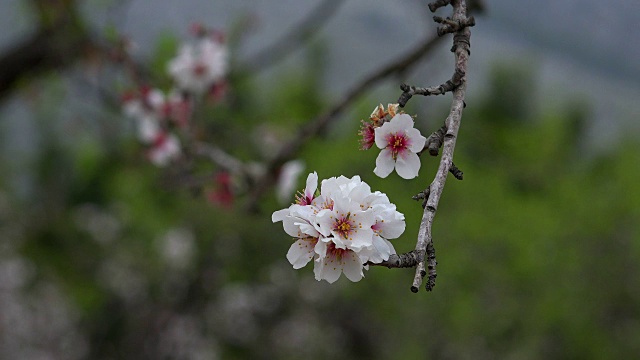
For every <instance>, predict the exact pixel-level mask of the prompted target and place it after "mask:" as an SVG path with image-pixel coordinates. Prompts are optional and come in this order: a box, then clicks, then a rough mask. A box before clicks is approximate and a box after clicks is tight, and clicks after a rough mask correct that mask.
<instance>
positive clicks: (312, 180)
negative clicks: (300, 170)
mask: <svg viewBox="0 0 640 360" xmlns="http://www.w3.org/2000/svg"><path fill="white" fill-rule="evenodd" d="M317 188H318V173H316V172H315V171H314V172H312V173H311V174H309V176H307V186H306V187H305V189H304V194H305V195H306V196H307V197H309V198H313V195H314V193H315V192H316V189H317Z"/></svg>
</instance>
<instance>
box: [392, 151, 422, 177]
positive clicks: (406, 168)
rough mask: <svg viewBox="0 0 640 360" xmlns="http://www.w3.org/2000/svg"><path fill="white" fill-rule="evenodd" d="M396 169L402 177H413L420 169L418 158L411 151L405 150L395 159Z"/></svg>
mask: <svg viewBox="0 0 640 360" xmlns="http://www.w3.org/2000/svg"><path fill="white" fill-rule="evenodd" d="M396 171H397V172H398V175H400V177H401V178H403V179H413V178H414V177H416V176H418V172H419V171H420V158H419V157H418V155H416V154H414V153H412V152H405V153H404V154H402V156H398V159H397V160H396Z"/></svg>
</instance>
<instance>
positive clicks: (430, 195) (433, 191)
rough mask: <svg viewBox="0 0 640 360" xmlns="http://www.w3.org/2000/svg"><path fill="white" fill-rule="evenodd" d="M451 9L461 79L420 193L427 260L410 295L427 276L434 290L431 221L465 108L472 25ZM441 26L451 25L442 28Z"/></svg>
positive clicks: (461, 10)
mask: <svg viewBox="0 0 640 360" xmlns="http://www.w3.org/2000/svg"><path fill="white" fill-rule="evenodd" d="M451 5H452V6H453V17H452V18H451V20H452V21H453V22H456V23H458V24H462V25H464V26H460V28H459V29H458V30H457V31H456V32H455V34H454V41H453V48H452V51H453V52H454V53H455V72H454V77H455V76H456V74H462V75H461V76H460V79H459V81H460V82H459V84H458V85H457V86H456V87H455V89H453V100H452V102H451V109H450V111H449V116H447V119H446V121H445V128H446V132H445V134H444V144H443V146H442V157H441V159H440V165H439V167H438V170H437V172H436V176H435V178H434V179H433V181H432V182H431V184H430V185H429V187H428V188H427V189H425V190H424V191H423V193H422V194H423V197H424V198H426V203H425V205H426V206H424V211H423V214H422V220H421V222H420V229H419V231H418V240H417V243H416V248H415V251H417V252H420V253H424V254H426V258H425V259H422V260H421V261H420V262H419V264H418V266H417V267H416V273H415V276H414V280H413V285H412V286H411V291H413V292H417V291H418V289H419V287H420V285H421V283H422V280H423V278H424V277H425V276H427V275H428V278H427V282H426V285H425V287H426V289H427V291H431V290H433V287H434V286H435V280H436V277H437V273H436V265H437V262H436V257H435V248H434V246H433V236H432V226H433V219H434V217H435V214H436V210H437V208H438V203H439V201H440V197H441V196H442V191H443V189H444V185H445V182H446V180H447V175H448V174H449V172H450V171H451V169H452V166H453V152H454V149H455V146H456V139H457V136H458V129H459V128H460V122H461V119H462V110H463V108H464V106H465V103H464V98H465V92H466V77H465V76H464V74H466V70H467V61H468V59H469V53H470V51H469V39H470V36H471V32H470V30H469V26H470V24H471V21H469V20H468V19H467V6H466V2H465V0H451ZM444 26H450V25H448V24H445V25H444ZM452 79H453V77H452ZM403 95H404V93H403ZM456 169H457V168H456ZM458 171H459V170H458ZM454 175H455V174H454ZM425 269H426V271H425Z"/></svg>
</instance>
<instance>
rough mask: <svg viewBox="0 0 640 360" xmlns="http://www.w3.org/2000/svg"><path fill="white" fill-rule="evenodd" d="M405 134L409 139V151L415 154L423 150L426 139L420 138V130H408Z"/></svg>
mask: <svg viewBox="0 0 640 360" xmlns="http://www.w3.org/2000/svg"><path fill="white" fill-rule="evenodd" d="M406 134H407V136H408V137H409V144H410V145H409V150H411V151H412V152H414V153H417V152H420V151H422V149H424V144H425V143H426V142H427V138H426V137H424V136H422V134H421V133H420V130H418V129H415V128H412V129H408V130H407V131H406Z"/></svg>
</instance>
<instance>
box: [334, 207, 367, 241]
mask: <svg viewBox="0 0 640 360" xmlns="http://www.w3.org/2000/svg"><path fill="white" fill-rule="evenodd" d="M351 216H352V215H351V213H347V215H346V216H343V217H338V218H337V219H336V220H335V224H334V226H333V230H334V231H335V232H337V233H338V235H339V236H340V237H341V238H342V239H345V240H353V234H354V233H356V232H357V231H358V228H362V224H357V225H356V223H355V221H353V219H351ZM353 216H355V215H353Z"/></svg>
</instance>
